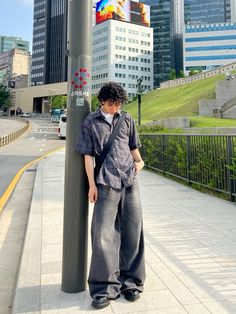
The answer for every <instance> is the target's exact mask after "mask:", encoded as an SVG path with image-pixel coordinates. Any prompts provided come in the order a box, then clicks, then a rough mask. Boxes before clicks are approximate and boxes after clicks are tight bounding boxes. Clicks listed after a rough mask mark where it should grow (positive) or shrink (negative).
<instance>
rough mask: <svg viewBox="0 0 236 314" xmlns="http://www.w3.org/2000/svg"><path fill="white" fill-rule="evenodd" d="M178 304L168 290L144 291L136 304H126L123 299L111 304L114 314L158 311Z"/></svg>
mask: <svg viewBox="0 0 236 314" xmlns="http://www.w3.org/2000/svg"><path fill="white" fill-rule="evenodd" d="M179 305H180V304H179V302H178V301H177V299H176V298H175V297H174V296H173V294H172V293H170V291H168V290H160V291H150V292H146V291H144V292H143V293H142V294H141V297H140V299H139V300H137V301H136V302H128V301H126V300H125V299H124V298H123V297H122V298H120V299H118V300H116V301H115V302H112V303H111V306H112V309H113V310H114V312H115V313H117V314H118V313H129V312H131V313H133V312H144V313H146V312H148V311H159V310H160V309H164V308H167V307H175V306H179ZM157 313H158V312H157Z"/></svg>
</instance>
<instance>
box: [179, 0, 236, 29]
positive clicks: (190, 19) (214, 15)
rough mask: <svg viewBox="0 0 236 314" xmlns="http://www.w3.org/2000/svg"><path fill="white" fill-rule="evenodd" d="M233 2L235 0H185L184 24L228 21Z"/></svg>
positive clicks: (230, 18) (230, 17)
mask: <svg viewBox="0 0 236 314" xmlns="http://www.w3.org/2000/svg"><path fill="white" fill-rule="evenodd" d="M233 2H235V0H233V1H232V0H207V1H206V0H185V1H184V19H185V24H197V23H198V24H200V23H204V24H206V23H208V24H209V23H224V22H230V21H231V20H232V19H233V17H232V16H231V15H232V13H231V11H232V9H233V8H232V6H233ZM234 5H235V4H234Z"/></svg>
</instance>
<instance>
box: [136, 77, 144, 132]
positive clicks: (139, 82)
mask: <svg viewBox="0 0 236 314" xmlns="http://www.w3.org/2000/svg"><path fill="white" fill-rule="evenodd" d="M142 81H143V77H142V76H141V77H139V78H138V79H137V84H138V91H137V96H138V125H139V126H140V125H141V92H142V89H141V83H142Z"/></svg>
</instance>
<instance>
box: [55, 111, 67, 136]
mask: <svg viewBox="0 0 236 314" xmlns="http://www.w3.org/2000/svg"><path fill="white" fill-rule="evenodd" d="M57 135H58V136H59V137H60V138H66V114H62V115H61V116H60V120H59V127H58V130H57Z"/></svg>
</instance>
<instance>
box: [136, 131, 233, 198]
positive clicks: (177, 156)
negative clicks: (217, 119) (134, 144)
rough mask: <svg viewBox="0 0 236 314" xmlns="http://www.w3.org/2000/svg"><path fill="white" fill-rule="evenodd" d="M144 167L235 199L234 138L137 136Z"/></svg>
mask: <svg viewBox="0 0 236 314" xmlns="http://www.w3.org/2000/svg"><path fill="white" fill-rule="evenodd" d="M140 139H141V142H142V147H141V153H142V156H143V158H144V160H145V165H146V167H148V168H151V169H154V170H158V171H161V172H162V173H164V174H168V175H171V176H174V177H177V178H180V179H182V180H185V181H186V182H187V183H188V184H189V185H191V184H193V183H195V184H198V185H201V186H204V187H207V188H209V189H212V190H214V191H218V192H221V193H224V194H227V195H229V199H230V201H235V196H236V180H235V179H236V135H235V136H234V135H183V134H140Z"/></svg>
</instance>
